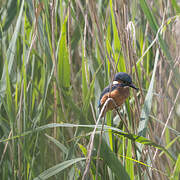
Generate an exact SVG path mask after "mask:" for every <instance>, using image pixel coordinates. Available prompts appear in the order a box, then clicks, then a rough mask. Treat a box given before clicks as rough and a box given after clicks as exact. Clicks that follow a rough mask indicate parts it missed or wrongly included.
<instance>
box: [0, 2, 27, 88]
mask: <svg viewBox="0 0 180 180" xmlns="http://www.w3.org/2000/svg"><path fill="white" fill-rule="evenodd" d="M23 8H24V0H22V2H21V8H20V12H19V16H18V19H17V23H16V27H15V30H14V33H13V36H12V38H11V41H10V44H9V47H8V51H7V55H6V59H7V60H8V72H9V75H11V71H12V67H13V64H14V56H15V50H16V41H17V38H18V33H19V31H20V25H21V21H22V15H23ZM5 77H6V68H3V73H2V78H1V84H0V91H4V90H5V89H6V87H5V86H3V85H5V84H4V83H3V81H4V82H5Z"/></svg>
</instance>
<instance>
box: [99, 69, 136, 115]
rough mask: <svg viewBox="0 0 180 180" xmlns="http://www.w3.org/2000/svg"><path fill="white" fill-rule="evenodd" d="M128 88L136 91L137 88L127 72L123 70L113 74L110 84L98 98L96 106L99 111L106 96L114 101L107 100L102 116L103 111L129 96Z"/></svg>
mask: <svg viewBox="0 0 180 180" xmlns="http://www.w3.org/2000/svg"><path fill="white" fill-rule="evenodd" d="M130 88H133V89H135V90H137V91H138V88H137V87H136V86H135V85H134V84H133V82H132V79H131V76H130V75H129V74H127V73H125V72H119V73H117V74H115V76H114V79H113V83H112V85H109V86H107V87H106V88H104V90H103V92H102V93H101V95H100V98H99V105H98V108H99V110H100V111H101V108H102V107H103V105H104V103H105V102H106V100H107V99H108V98H112V99H113V100H114V102H113V101H109V103H108V104H107V107H106V108H105V111H104V112H103V114H102V116H104V114H105V112H107V111H109V110H113V109H115V108H117V107H119V106H121V105H122V104H123V103H124V102H125V100H126V99H127V98H128V97H129V94H130V93H129V89H130Z"/></svg>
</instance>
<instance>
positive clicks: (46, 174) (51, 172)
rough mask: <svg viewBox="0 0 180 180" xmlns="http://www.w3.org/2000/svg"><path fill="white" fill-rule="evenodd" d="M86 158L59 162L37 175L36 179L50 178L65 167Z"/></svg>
mask: <svg viewBox="0 0 180 180" xmlns="http://www.w3.org/2000/svg"><path fill="white" fill-rule="evenodd" d="M85 159H86V158H76V159H71V160H68V161H64V162H62V163H59V164H57V165H55V166H53V167H51V168H49V169H47V170H45V171H44V172H42V173H41V174H40V175H39V176H37V177H36V178H34V180H39V179H48V178H50V177H52V176H54V175H56V174H58V173H60V172H62V171H63V170H64V169H66V168H68V167H70V166H72V165H73V164H75V163H77V162H80V161H83V160H85Z"/></svg>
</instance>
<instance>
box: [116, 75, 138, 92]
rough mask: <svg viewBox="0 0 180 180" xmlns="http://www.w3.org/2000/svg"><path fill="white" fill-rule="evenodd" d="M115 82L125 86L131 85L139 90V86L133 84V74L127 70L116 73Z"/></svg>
mask: <svg viewBox="0 0 180 180" xmlns="http://www.w3.org/2000/svg"><path fill="white" fill-rule="evenodd" d="M113 84H122V85H123V86H124V87H125V86H129V87H131V88H134V89H136V90H138V88H137V87H136V86H135V85H134V84H133V82H132V79H131V76H130V75H129V74H127V73H125V72H119V73H117V74H115V76H114V80H113Z"/></svg>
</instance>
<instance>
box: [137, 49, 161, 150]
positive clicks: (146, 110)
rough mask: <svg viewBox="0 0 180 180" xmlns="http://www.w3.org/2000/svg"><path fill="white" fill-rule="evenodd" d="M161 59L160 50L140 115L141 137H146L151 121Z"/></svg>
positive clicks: (139, 131)
mask: <svg viewBox="0 0 180 180" xmlns="http://www.w3.org/2000/svg"><path fill="white" fill-rule="evenodd" d="M158 59H159V50H157V52H156V57H155V63H154V69H153V74H152V77H151V82H150V85H149V88H148V92H147V95H146V97H145V101H144V105H143V108H142V111H141V115H140V122H139V127H138V131H137V132H138V135H139V136H143V137H145V136H146V130H147V124H148V120H149V115H150V112H151V107H152V98H153V88H154V81H155V73H156V69H157V63H158ZM139 148H140V152H141V151H142V146H141V147H139Z"/></svg>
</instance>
